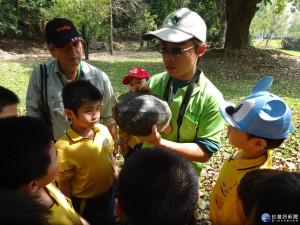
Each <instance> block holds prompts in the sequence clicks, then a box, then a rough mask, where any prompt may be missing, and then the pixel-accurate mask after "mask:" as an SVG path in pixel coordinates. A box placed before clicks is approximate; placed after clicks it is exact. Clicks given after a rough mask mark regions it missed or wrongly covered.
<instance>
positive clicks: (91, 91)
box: [55, 80, 117, 225]
mask: <svg viewBox="0 0 300 225" xmlns="http://www.w3.org/2000/svg"><path fill="white" fill-rule="evenodd" d="M104 94H105V93H104ZM62 97H63V103H64V108H65V114H66V115H67V117H68V119H69V120H70V121H71V125H70V127H69V129H68V130H67V131H66V134H65V135H64V136H62V137H61V138H60V139H59V140H58V141H57V142H56V144H55V146H56V147H57V151H58V157H59V159H60V168H59V172H58V175H57V177H56V181H57V183H58V187H59V189H60V190H61V191H62V193H64V194H65V195H66V196H68V197H71V199H72V202H73V205H74V208H75V210H76V211H78V212H79V213H80V215H81V216H83V217H84V218H85V219H86V220H87V221H88V222H89V223H91V224H105V225H113V224H115V214H114V203H115V191H114V182H113V181H114V177H115V176H116V175H117V168H116V164H115V159H114V156H113V150H114V141H113V138H112V136H111V134H110V132H109V130H108V128H107V127H106V126H104V125H102V124H98V121H99V118H100V105H101V100H102V95H101V93H100V91H99V90H98V89H97V88H96V87H95V86H94V85H92V84H91V83H90V82H88V81H85V80H77V81H73V82H71V83H68V84H67V85H66V86H65V87H64V89H63V92H62Z"/></svg>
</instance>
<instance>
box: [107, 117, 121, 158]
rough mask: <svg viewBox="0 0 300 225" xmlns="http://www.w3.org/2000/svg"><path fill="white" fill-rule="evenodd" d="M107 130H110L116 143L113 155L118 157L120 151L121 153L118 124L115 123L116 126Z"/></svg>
mask: <svg viewBox="0 0 300 225" xmlns="http://www.w3.org/2000/svg"><path fill="white" fill-rule="evenodd" d="M107 128H108V130H109V132H110V134H111V136H112V137H113V139H114V141H115V143H114V151H113V154H114V156H116V155H117V154H118V151H119V150H118V148H119V143H118V141H119V138H118V132H117V124H116V123H114V124H112V125H110V126H108V127H107Z"/></svg>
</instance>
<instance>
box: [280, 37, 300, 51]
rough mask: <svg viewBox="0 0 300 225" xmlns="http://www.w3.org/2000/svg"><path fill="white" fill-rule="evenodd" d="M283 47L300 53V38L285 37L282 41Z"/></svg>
mask: <svg viewBox="0 0 300 225" xmlns="http://www.w3.org/2000/svg"><path fill="white" fill-rule="evenodd" d="M281 45H282V48H283V49H286V50H297V51H300V37H285V38H283V39H282V42H281Z"/></svg>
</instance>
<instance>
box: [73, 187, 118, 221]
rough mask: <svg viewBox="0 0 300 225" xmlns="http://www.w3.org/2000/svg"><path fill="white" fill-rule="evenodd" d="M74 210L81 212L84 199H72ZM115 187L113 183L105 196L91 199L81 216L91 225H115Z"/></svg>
mask: <svg viewBox="0 0 300 225" xmlns="http://www.w3.org/2000/svg"><path fill="white" fill-rule="evenodd" d="M71 199H72V203H73V206H74V209H75V210H76V211H77V212H79V211H80V205H81V202H82V200H83V199H81V198H76V197H74V196H72V197H71ZM114 209H115V185H114V182H113V183H112V185H111V187H110V189H109V190H108V191H107V192H105V193H104V194H103V195H100V196H97V197H94V198H89V199H87V201H86V205H85V208H84V211H83V214H82V215H81V216H82V217H83V218H84V219H86V220H87V221H88V222H89V223H90V224H91V225H114V224H115V219H116V215H115V211H114Z"/></svg>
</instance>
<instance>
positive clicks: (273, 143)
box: [247, 133, 285, 150]
mask: <svg viewBox="0 0 300 225" xmlns="http://www.w3.org/2000/svg"><path fill="white" fill-rule="evenodd" d="M247 134H248V140H250V139H252V138H261V139H264V140H265V141H266V142H267V146H266V148H265V149H266V150H268V149H274V148H277V147H279V146H280V145H281V144H282V142H283V141H284V140H285V138H281V139H271V138H265V137H260V136H257V135H255V134H250V133H247Z"/></svg>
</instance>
